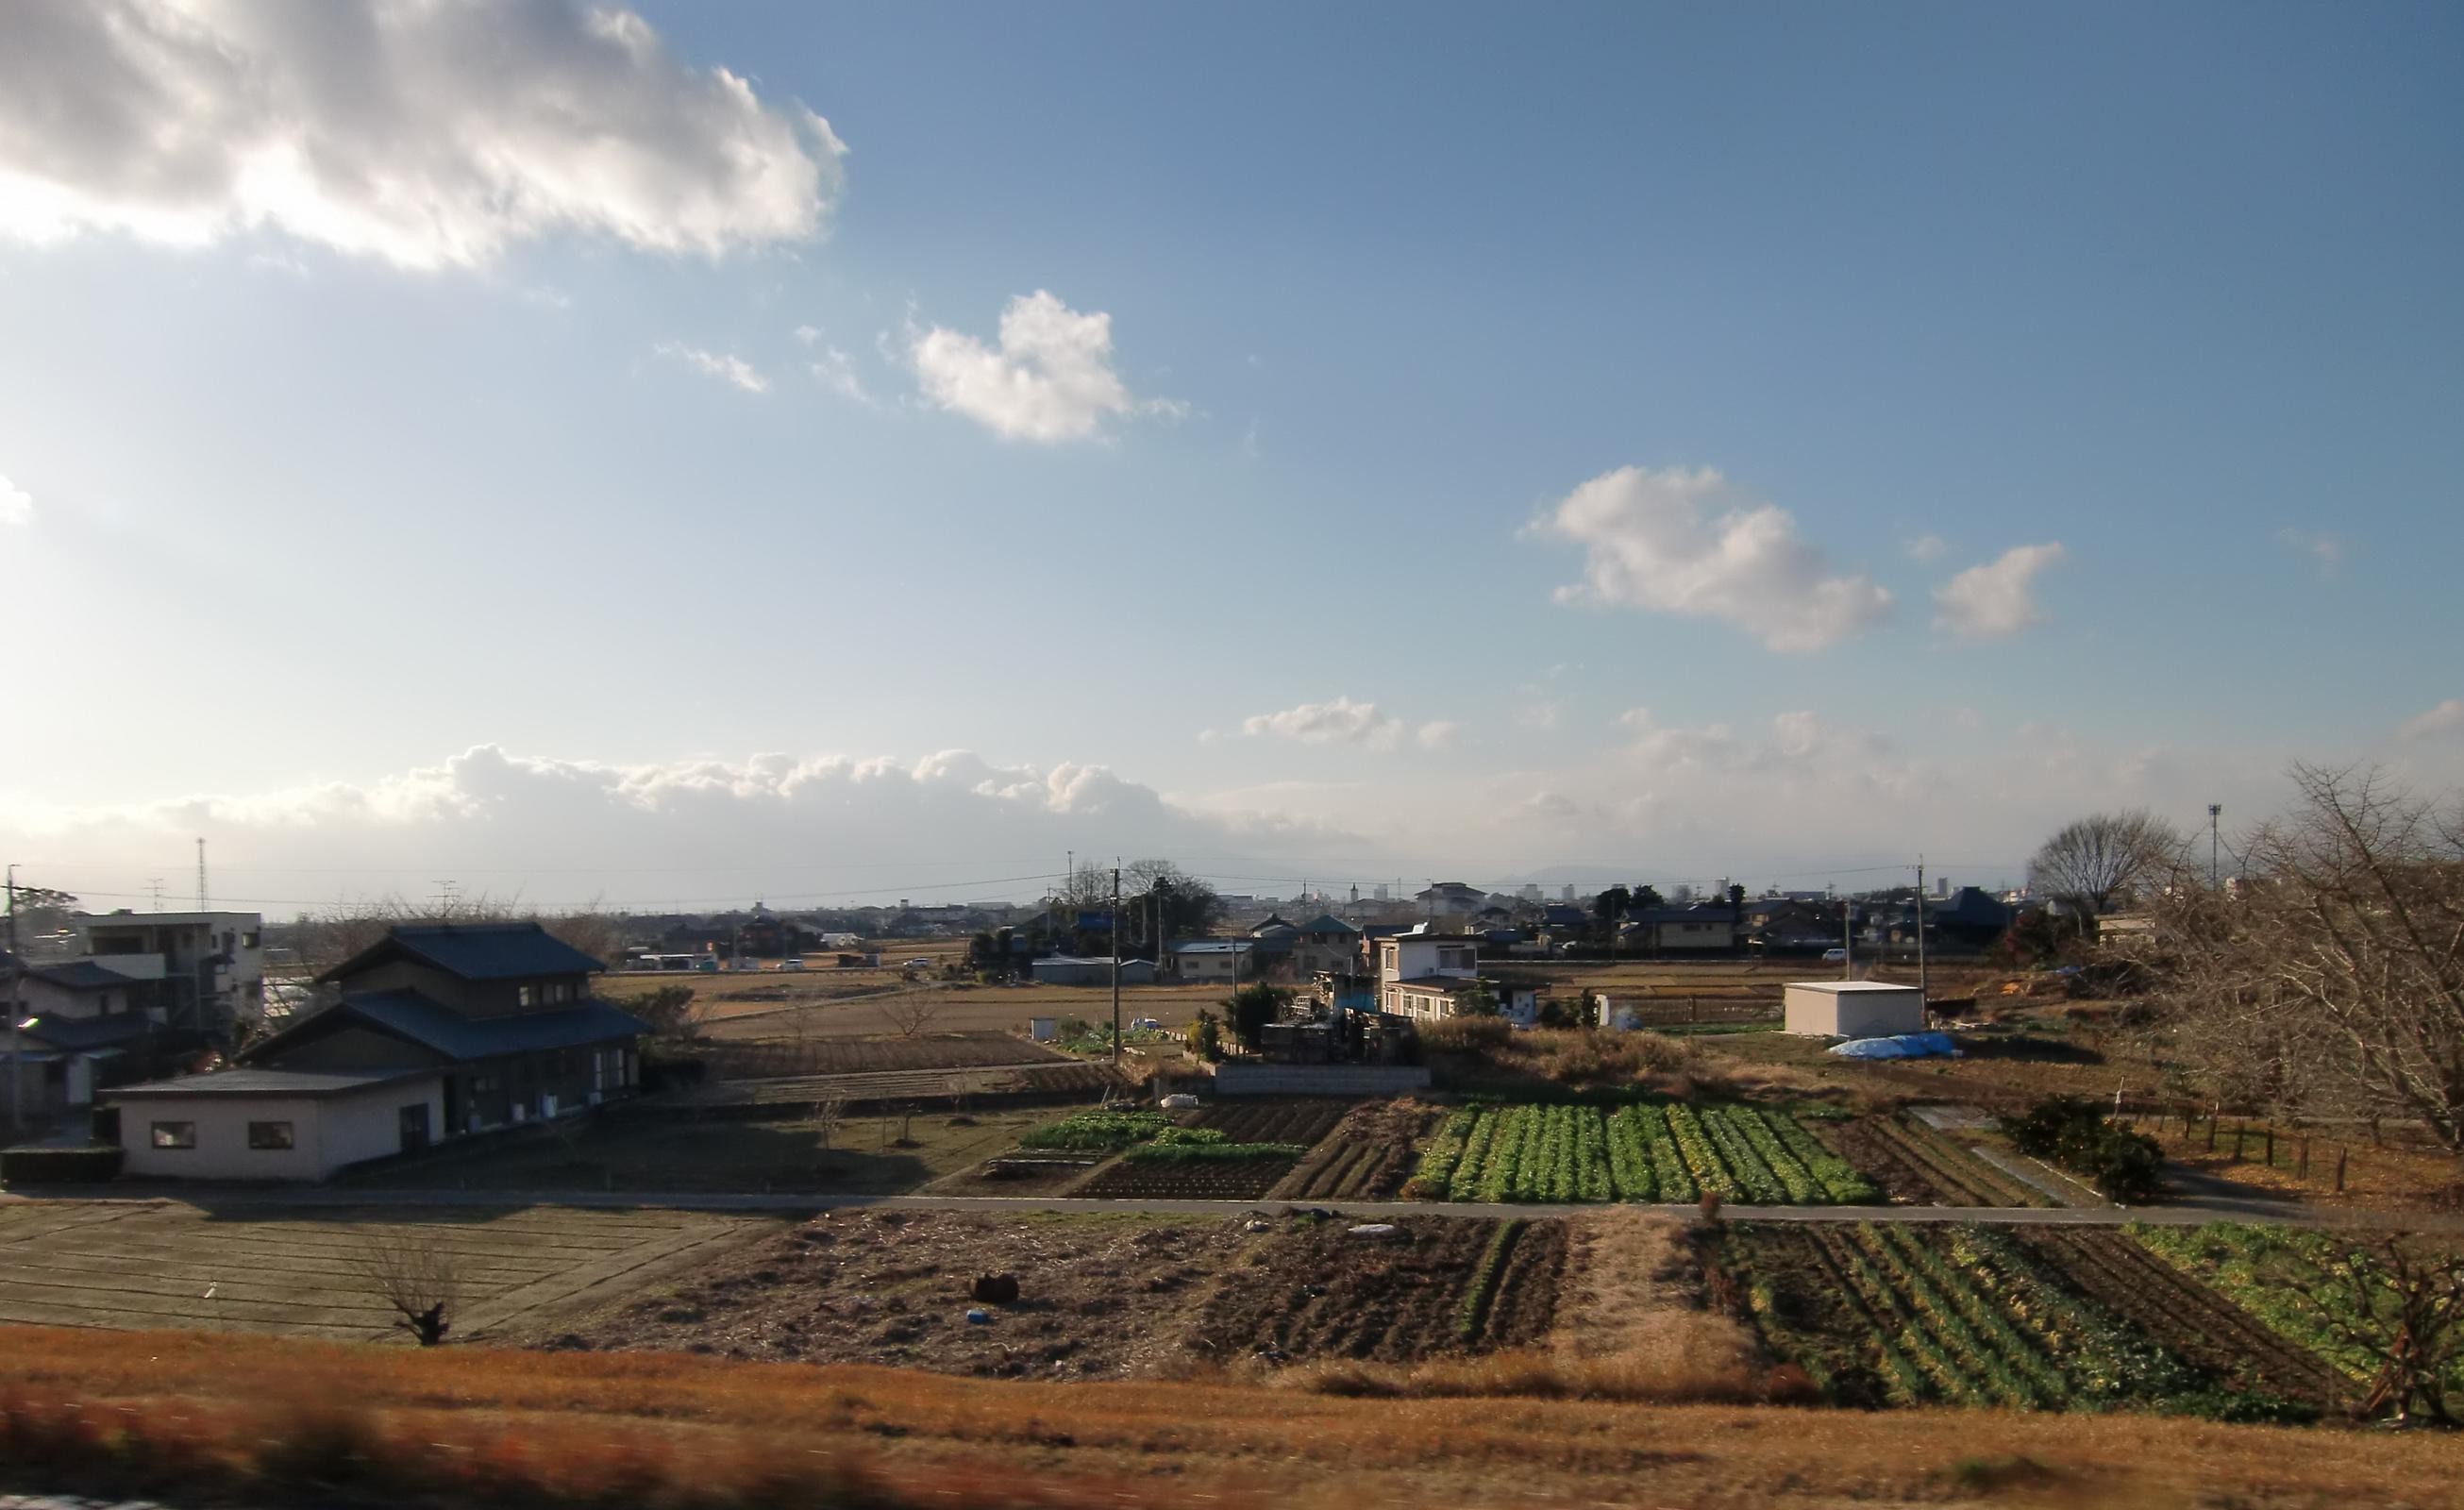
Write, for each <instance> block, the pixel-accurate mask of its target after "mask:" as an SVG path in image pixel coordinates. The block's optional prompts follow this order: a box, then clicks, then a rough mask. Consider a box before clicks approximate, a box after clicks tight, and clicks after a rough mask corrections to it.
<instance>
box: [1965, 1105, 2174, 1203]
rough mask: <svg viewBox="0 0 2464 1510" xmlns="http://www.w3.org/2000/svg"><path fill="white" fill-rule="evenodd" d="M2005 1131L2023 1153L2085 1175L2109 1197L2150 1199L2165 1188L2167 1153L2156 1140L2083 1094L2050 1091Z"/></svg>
mask: <svg viewBox="0 0 2464 1510" xmlns="http://www.w3.org/2000/svg"><path fill="white" fill-rule="evenodd" d="M2003 1130H2004V1131H2005V1132H2007V1133H2009V1134H2010V1135H2011V1142H2012V1144H2013V1146H2014V1147H2016V1148H2017V1149H2018V1150H2019V1151H2020V1152H2022V1153H2025V1154H2029V1155H2032V1156H2034V1157H2035V1158H2039V1159H2045V1160H2049V1161H2051V1162H2052V1163H2055V1164H2058V1165H2060V1166H2061V1167H2062V1168H2063V1169H2066V1170H2068V1171H2071V1172H2072V1173H2074V1174H2078V1175H2082V1176H2084V1177H2085V1178H2086V1179H2087V1181H2088V1182H2089V1183H2090V1184H2092V1185H2094V1186H2095V1187H2096V1188H2097V1190H2098V1191H2100V1192H2101V1193H2103V1194H2104V1195H2105V1196H2106V1198H2108V1199H2111V1200H2117V1201H2122V1202H2124V1203H2139V1202H2144V1201H2150V1200H2153V1199H2155V1198H2156V1196H2157V1194H2158V1193H2160V1192H2161V1191H2162V1190H2163V1189H2164V1182H2163V1179H2162V1175H2161V1171H2162V1168H2163V1165H2164V1162H2165V1153H2164V1150H2163V1149H2160V1148H2159V1147H2158V1146H2157V1144H2156V1140H2155V1139H2153V1138H2150V1137H2148V1136H2147V1135H2146V1134H2145V1133H2140V1132H2132V1131H2130V1130H2129V1129H2128V1128H2126V1127H2116V1126H2115V1125H2114V1123H2113V1121H2112V1119H2111V1118H2109V1117H2107V1116H2105V1114H2104V1113H2103V1112H2102V1111H2101V1109H2099V1107H2098V1105H2097V1104H2096V1103H2095V1102H2092V1101H2089V1100H2087V1099H2086V1098H2084V1097H2080V1096H2048V1097H2046V1098H2045V1099H2044V1100H2043V1101H2040V1102H2038V1103H2036V1105H2034V1106H2032V1107H2030V1108H2029V1109H2028V1110H2027V1112H2026V1113H2025V1114H2024V1115H2021V1116H2018V1117H2014V1118H2012V1119H2010V1120H2009V1121H2007V1122H2005V1123H2004V1124H2003Z"/></svg>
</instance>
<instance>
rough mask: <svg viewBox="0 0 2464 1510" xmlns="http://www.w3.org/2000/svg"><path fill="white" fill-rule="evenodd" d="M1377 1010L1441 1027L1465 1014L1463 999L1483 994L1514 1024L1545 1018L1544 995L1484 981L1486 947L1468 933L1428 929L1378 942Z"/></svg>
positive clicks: (1422, 928) (1528, 1022)
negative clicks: (1465, 995) (1542, 1015)
mask: <svg viewBox="0 0 2464 1510" xmlns="http://www.w3.org/2000/svg"><path fill="white" fill-rule="evenodd" d="M1376 948H1377V1010H1378V1011H1380V1012H1386V1013H1392V1014H1393V1015H1395V1016H1396V1017H1399V1018H1412V1019H1414V1020H1415V1021H1419V1022H1435V1021H1437V1020H1438V1019H1439V1018H1450V1017H1453V1016H1455V1014H1456V1013H1458V1012H1460V1011H1462V1010H1463V1003H1462V1001H1461V1000H1460V996H1461V995H1462V994H1463V993H1464V992H1466V991H1472V990H1482V991H1485V992H1487V993H1488V996H1489V998H1490V999H1491V1000H1493V1001H1495V1002H1496V1003H1497V1010H1498V1014H1499V1016H1501V1017H1504V1018H1507V1020H1508V1021H1511V1022H1519V1023H1522V1024H1524V1025H1525V1026H1529V1025H1530V1024H1531V1023H1532V1022H1534V1021H1536V1020H1537V1019H1538V1018H1539V1010H1540V1002H1539V993H1538V992H1536V991H1534V990H1532V989H1531V988H1530V987H1528V986H1503V985H1499V984H1498V983H1497V982H1495V981H1484V980H1482V979H1481V978H1480V942H1479V940H1477V939H1475V938H1473V937H1471V936H1470V935H1468V934H1464V933H1433V932H1430V931H1428V930H1427V927H1426V925H1423V926H1422V927H1420V928H1416V929H1414V930H1411V931H1410V932H1408V933H1397V934H1395V935H1394V936H1393V937H1391V938H1382V939H1379V940H1378V941H1377V945H1376Z"/></svg>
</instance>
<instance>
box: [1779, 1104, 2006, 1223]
mask: <svg viewBox="0 0 2464 1510" xmlns="http://www.w3.org/2000/svg"><path fill="white" fill-rule="evenodd" d="M1809 1126H1810V1127H1812V1128H1813V1129H1814V1132H1815V1137H1817V1138H1819V1139H1821V1140H1822V1141H1823V1142H1824V1143H1826V1144H1828V1145H1830V1147H1831V1149H1832V1150H1833V1151H1834V1152H1836V1153H1837V1154H1838V1155H1839V1156H1840V1157H1841V1158H1843V1159H1846V1160H1847V1161H1848V1162H1849V1163H1850V1164H1852V1165H1855V1166H1856V1168H1857V1171H1858V1172H1859V1173H1860V1174H1863V1175H1864V1176H1865V1177H1866V1178H1867V1179H1870V1180H1872V1181H1873V1182H1874V1183H1875V1184H1876V1185H1879V1186H1881V1188H1882V1193H1884V1194H1886V1195H1888V1196H1889V1197H1890V1198H1891V1199H1892V1200H1893V1201H1894V1202H1896V1203H1899V1204H1903V1205H1915V1206H2046V1205H2051V1204H2052V1202H2050V1201H2049V1200H2047V1199H2046V1197H2045V1196H2044V1194H2043V1193H2041V1192H2038V1191H2036V1190H2034V1189H2032V1188H2031V1187H2029V1186H2027V1185H2025V1184H2023V1183H2021V1182H2020V1181H2018V1180H2015V1179H2013V1178H2012V1177H2011V1176H2010V1175H2008V1174H2005V1173H2004V1172H2003V1171H2000V1170H1997V1169H1995V1168H1994V1167H1993V1166H1992V1165H1991V1164H1988V1163H1987V1162H1986V1161H1984V1160H1983V1159H1980V1158H1978V1157H1977V1156H1976V1155H1975V1154H1973V1153H1970V1152H1969V1150H1968V1149H1965V1148H1963V1147H1961V1146H1960V1145H1959V1144H1958V1143H1956V1142H1954V1141H1952V1140H1951V1139H1949V1138H1947V1137H1944V1136H1943V1135H1942V1134H1941V1133H1939V1132H1936V1131H1935V1130H1934V1129H1932V1128H1931V1127H1926V1126H1925V1125H1924V1124H1923V1123H1920V1122H1915V1121H1912V1120H1910V1119H1908V1118H1906V1117H1901V1116H1891V1115H1883V1116H1875V1117H1859V1118H1857V1119H1856V1120H1855V1121H1852V1122H1828V1123H1825V1122H1816V1123H1811V1124H1809Z"/></svg>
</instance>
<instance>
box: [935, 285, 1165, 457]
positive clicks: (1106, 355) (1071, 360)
mask: <svg viewBox="0 0 2464 1510" xmlns="http://www.w3.org/2000/svg"><path fill="white" fill-rule="evenodd" d="M907 357H908V361H909V362H910V364H912V365H913V368H914V369H915V382H916V385H917V387H918V388H920V389H921V390H922V392H923V395H924V397H925V399H926V400H927V401H928V402H930V403H932V404H933V405H936V406H938V407H940V408H943V409H946V410H948V411H950V412H951V413H953V414H962V415H964V416H966V417H967V418H968V419H971V420H973V421H975V422H976V423H977V424H979V425H980V426H982V427H984V428H986V429H988V430H990V431H992V432H993V433H994V434H996V435H999V436H1001V438H1002V439H1004V440H1023V441H1034V442H1037V443H1039V444H1043V445H1053V444H1056V443H1058V442H1061V441H1077V440H1086V439H1089V438H1090V437H1092V436H1094V435H1096V434H1097V433H1098V432H1099V431H1100V430H1101V429H1102V427H1103V425H1104V422H1105V421H1106V420H1109V419H1112V418H1114V417H1116V416H1130V415H1136V414H1180V413H1183V412H1185V409H1184V407H1183V406H1182V405H1179V404H1177V403H1176V402H1174V401H1172V400H1169V399H1138V398H1133V397H1132V396H1131V394H1130V390H1129V388H1128V386H1127V385H1126V384H1124V383H1122V382H1121V377H1120V374H1119V373H1118V372H1116V371H1114V370H1113V366H1112V317H1111V316H1110V315H1107V314H1105V313H1104V312H1102V311H1101V310H1097V311H1094V312H1092V313H1089V314H1081V313H1079V312H1078V311H1077V310H1074V309H1071V308H1070V307H1069V306H1068V305H1067V304H1064V303H1062V302H1061V301H1060V300H1059V299H1057V298H1055V297H1053V296H1052V295H1050V294H1047V293H1045V291H1044V290H1042V289H1038V290H1036V291H1035V292H1034V293H1032V294H1025V295H1020V296H1018V297H1016V298H1013V299H1011V300H1010V301H1009V307H1008V308H1006V309H1004V310H1002V311H1001V343H1000V345H999V346H998V347H997V348H996V347H993V346H987V345H985V344H984V343H983V342H982V341H980V340H978V339H976V338H975V337H973V336H969V335H966V334H964V333H963V332H960V331H955V330H951V329H949V328H947V327H946V326H940V325H935V326H934V327H933V328H932V329H930V330H923V331H913V330H911V331H910V332H909V339H908V349H907Z"/></svg>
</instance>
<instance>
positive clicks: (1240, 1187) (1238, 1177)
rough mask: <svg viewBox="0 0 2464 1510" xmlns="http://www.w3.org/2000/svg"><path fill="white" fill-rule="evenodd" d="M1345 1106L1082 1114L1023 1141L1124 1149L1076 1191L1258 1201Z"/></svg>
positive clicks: (1032, 1145)
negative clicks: (1177, 1113) (1184, 1113)
mask: <svg viewBox="0 0 2464 1510" xmlns="http://www.w3.org/2000/svg"><path fill="white" fill-rule="evenodd" d="M1346 1105H1347V1104H1345V1103H1342V1102H1333V1101H1304V1102H1285V1103H1264V1104H1256V1105H1251V1104H1238V1105H1215V1106H1210V1107H1208V1108H1206V1109H1205V1110H1204V1111H1201V1112H1199V1113H1196V1114H1194V1115H1189V1116H1184V1117H1182V1118H1181V1119H1179V1120H1178V1121H1176V1120H1174V1119H1172V1118H1169V1117H1167V1116H1165V1115H1164V1114H1163V1113H1161V1112H1154V1111H1128V1112H1103V1111H1098V1112H1080V1113H1078V1114H1077V1115H1075V1116H1072V1117H1067V1118H1064V1119H1063V1120H1061V1121H1060V1122H1057V1123H1053V1124H1051V1125H1049V1126H1047V1127H1039V1128H1037V1129H1036V1130H1035V1131H1033V1132H1031V1133H1029V1134H1028V1135H1027V1136H1026V1137H1024V1138H1023V1139H1021V1140H1020V1143H1021V1147H1022V1148H1023V1149H1045V1150H1070V1151H1078V1152H1105V1153H1112V1152H1117V1153H1118V1154H1119V1157H1117V1158H1115V1159H1113V1160H1112V1161H1111V1163H1108V1164H1106V1165H1105V1166H1103V1167H1102V1168H1101V1169H1099V1170H1098V1171H1096V1172H1095V1173H1094V1175H1093V1176H1092V1177H1091V1178H1089V1180H1088V1181H1087V1182H1086V1183H1085V1184H1083V1185H1081V1186H1079V1187H1078V1188H1077V1189H1076V1190H1075V1192H1073V1193H1075V1194H1078V1195H1085V1196H1089V1197H1093V1198H1096V1199H1111V1200H1175V1199H1178V1200H1256V1199H1258V1198H1260V1197H1261V1196H1264V1195H1265V1193H1267V1192H1268V1191H1269V1190H1272V1189H1273V1188H1274V1187H1275V1185H1276V1184H1277V1183H1278V1182H1279V1181H1281V1180H1282V1179H1283V1178H1284V1176H1285V1175H1286V1174H1287V1173H1289V1172H1290V1171H1291V1169H1292V1166H1293V1165H1294V1164H1295V1163H1297V1162H1299V1159H1300V1157H1301V1155H1302V1154H1304V1153H1306V1152H1308V1151H1309V1145H1310V1144H1312V1143H1315V1142H1316V1141H1317V1140H1318V1139H1320V1138H1322V1137H1324V1136H1325V1135H1326V1133H1327V1131H1328V1130H1329V1129H1330V1128H1331V1127H1333V1126H1334V1125H1335V1123H1336V1122H1337V1121H1339V1120H1340V1119H1341V1118H1342V1116H1343V1113H1344V1111H1345V1109H1346Z"/></svg>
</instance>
